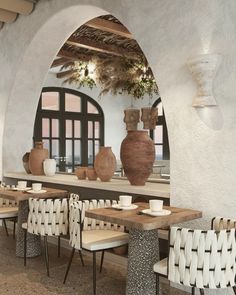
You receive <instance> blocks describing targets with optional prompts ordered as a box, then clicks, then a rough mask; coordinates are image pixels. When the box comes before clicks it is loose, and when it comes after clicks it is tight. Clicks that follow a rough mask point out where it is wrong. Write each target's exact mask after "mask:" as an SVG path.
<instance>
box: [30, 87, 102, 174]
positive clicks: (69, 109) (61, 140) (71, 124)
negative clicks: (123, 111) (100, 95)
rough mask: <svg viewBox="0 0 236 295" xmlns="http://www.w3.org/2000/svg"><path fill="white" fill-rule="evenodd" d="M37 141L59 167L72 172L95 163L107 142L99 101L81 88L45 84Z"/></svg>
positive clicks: (40, 104) (40, 101) (36, 128)
mask: <svg viewBox="0 0 236 295" xmlns="http://www.w3.org/2000/svg"><path fill="white" fill-rule="evenodd" d="M33 139H34V142H35V141H43V142H44V147H45V148H47V149H48V150H49V154H50V158H54V159H56V160H57V170H58V171H63V172H68V173H70V172H73V171H74V168H75V167H76V166H89V165H93V162H94V158H95V155H96V154H97V152H98V151H99V147H100V146H101V145H104V115H103V111H102V109H101V107H100V106H99V104H98V103H97V102H96V101H95V100H93V99H92V98H91V97H89V96H88V95H85V94H83V93H81V92H79V91H75V90H72V89H67V88H59V87H45V88H43V90H42V93H41V95H40V99H39V105H38V110H37V115H36V120H35V125H34V138H33Z"/></svg>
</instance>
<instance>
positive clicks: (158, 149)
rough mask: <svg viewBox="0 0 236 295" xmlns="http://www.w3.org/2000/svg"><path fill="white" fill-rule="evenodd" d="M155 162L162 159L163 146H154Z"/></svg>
mask: <svg viewBox="0 0 236 295" xmlns="http://www.w3.org/2000/svg"><path fill="white" fill-rule="evenodd" d="M155 151H156V160H162V159H163V145H155Z"/></svg>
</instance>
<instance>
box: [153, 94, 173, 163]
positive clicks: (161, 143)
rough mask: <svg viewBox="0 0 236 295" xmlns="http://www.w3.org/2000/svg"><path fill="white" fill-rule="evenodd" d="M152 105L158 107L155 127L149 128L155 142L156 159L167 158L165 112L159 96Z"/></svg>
mask: <svg viewBox="0 0 236 295" xmlns="http://www.w3.org/2000/svg"><path fill="white" fill-rule="evenodd" d="M153 107H158V120H157V123H156V129H155V130H150V136H151V138H152V139H153V141H154V144H155V151H156V160H169V159H170V149H169V139H168V131H167V127H166V119H165V113H164V109H163V106H162V102H161V98H160V97H159V98H158V99H157V100H156V101H155V102H154V104H153Z"/></svg>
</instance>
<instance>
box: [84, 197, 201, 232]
mask: <svg viewBox="0 0 236 295" xmlns="http://www.w3.org/2000/svg"><path fill="white" fill-rule="evenodd" d="M135 204H136V205H138V208H137V209H134V210H122V211H118V210H115V209H113V208H99V209H93V210H87V211H86V212H85V216H86V217H90V218H94V219H98V220H103V221H107V222H111V223H116V224H119V225H124V226H126V227H127V228H135V229H139V230H152V229H158V228H163V227H166V226H170V225H173V224H177V223H181V222H184V221H189V220H193V219H197V218H200V217H202V212H200V211H197V210H192V209H185V208H176V207H169V206H164V209H167V210H170V211H171V214H170V215H166V216H158V217H153V216H148V215H139V214H138V212H140V211H141V210H143V209H148V208H149V204H148V203H135Z"/></svg>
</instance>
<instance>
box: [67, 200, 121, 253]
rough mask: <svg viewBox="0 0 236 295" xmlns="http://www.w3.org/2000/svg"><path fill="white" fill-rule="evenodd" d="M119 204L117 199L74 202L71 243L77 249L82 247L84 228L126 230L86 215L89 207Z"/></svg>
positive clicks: (71, 218) (71, 207)
mask: <svg viewBox="0 0 236 295" xmlns="http://www.w3.org/2000/svg"><path fill="white" fill-rule="evenodd" d="M113 204H117V201H115V200H83V201H78V202H74V203H73V204H71V206H70V244H71V246H72V247H74V248H76V249H79V250H80V249H81V244H82V240H81V233H82V230H86V231H89V230H117V231H124V227H123V226H120V225H117V224H113V223H110V222H105V221H101V220H96V219H93V218H88V217H85V211H86V210H89V209H96V208H104V207H111V206H112V205H113Z"/></svg>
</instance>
